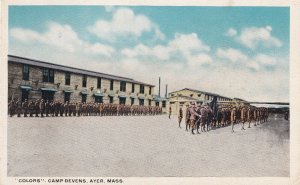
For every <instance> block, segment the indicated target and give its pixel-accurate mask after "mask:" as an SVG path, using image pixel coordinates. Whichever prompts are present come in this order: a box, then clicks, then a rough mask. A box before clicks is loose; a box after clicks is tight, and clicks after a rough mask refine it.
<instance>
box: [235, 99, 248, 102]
mask: <svg viewBox="0 0 300 185" xmlns="http://www.w3.org/2000/svg"><path fill="white" fill-rule="evenodd" d="M233 99H234V100H238V101H244V102H246V100H243V99H241V98H233Z"/></svg>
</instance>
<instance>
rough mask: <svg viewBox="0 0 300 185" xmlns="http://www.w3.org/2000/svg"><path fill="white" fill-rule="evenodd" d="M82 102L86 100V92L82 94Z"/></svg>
mask: <svg viewBox="0 0 300 185" xmlns="http://www.w3.org/2000/svg"><path fill="white" fill-rule="evenodd" d="M81 102H82V103H85V102H86V94H82V95H81Z"/></svg>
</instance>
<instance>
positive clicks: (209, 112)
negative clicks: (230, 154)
mask: <svg viewBox="0 0 300 185" xmlns="http://www.w3.org/2000/svg"><path fill="white" fill-rule="evenodd" d="M205 108H206V111H207V131H209V130H211V129H212V127H213V125H212V121H213V112H212V109H211V108H210V106H208V105H206V107H205Z"/></svg>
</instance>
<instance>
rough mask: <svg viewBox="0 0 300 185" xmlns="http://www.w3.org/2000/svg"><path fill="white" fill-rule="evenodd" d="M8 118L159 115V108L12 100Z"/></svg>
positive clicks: (41, 100) (160, 112) (160, 111)
mask: <svg viewBox="0 0 300 185" xmlns="http://www.w3.org/2000/svg"><path fill="white" fill-rule="evenodd" d="M8 111H9V116H10V117H13V116H14V115H15V114H17V116H18V117H21V114H24V116H23V117H28V114H29V117H34V116H35V117H39V116H40V117H50V116H51V117H58V116H60V117H63V116H65V117H71V116H142V115H143V116H145V115H160V114H162V108H161V107H159V106H142V105H123V104H111V103H91V102H90V103H86V102H68V101H66V102H62V101H53V100H51V101H49V100H43V99H37V100H31V101H28V100H27V99H25V100H24V102H21V100H20V99H18V100H17V99H12V100H11V101H10V102H9V104H8Z"/></svg>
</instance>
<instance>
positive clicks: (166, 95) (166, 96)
mask: <svg viewBox="0 0 300 185" xmlns="http://www.w3.org/2000/svg"><path fill="white" fill-rule="evenodd" d="M165 98H168V84H166V94H165Z"/></svg>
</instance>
